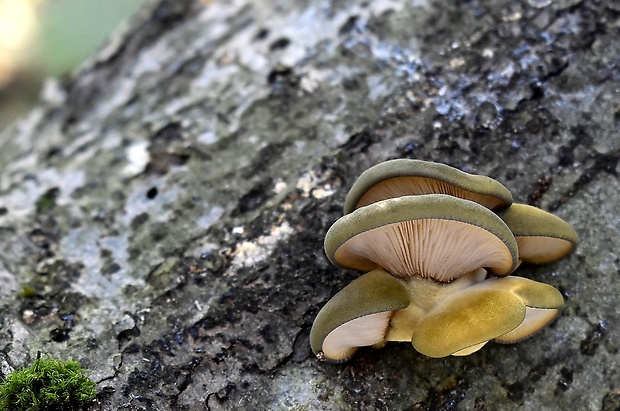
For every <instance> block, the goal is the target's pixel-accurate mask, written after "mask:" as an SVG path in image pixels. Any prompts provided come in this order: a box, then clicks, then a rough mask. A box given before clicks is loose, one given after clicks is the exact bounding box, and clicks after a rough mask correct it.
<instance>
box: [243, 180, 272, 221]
mask: <svg viewBox="0 0 620 411" xmlns="http://www.w3.org/2000/svg"><path fill="white" fill-rule="evenodd" d="M271 186H272V181H271V179H270V178H268V179H266V180H264V181H262V182H260V183H258V184H257V185H255V186H254V187H252V188H251V189H250V191H248V192H247V193H246V194H244V195H243V197H241V198H240V199H239V203H238V204H237V208H236V209H235V211H234V215H239V214H244V213H247V212H249V211H254V210H256V209H257V208H259V207H260V206H261V205H262V204H263V203H264V202H265V201H267V199H268V198H269V194H270V193H271V191H272V190H271Z"/></svg>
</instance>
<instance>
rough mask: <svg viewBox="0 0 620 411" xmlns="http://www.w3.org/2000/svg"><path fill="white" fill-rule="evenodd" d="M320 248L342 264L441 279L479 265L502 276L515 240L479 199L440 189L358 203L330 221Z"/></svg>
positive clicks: (513, 259)
mask: <svg viewBox="0 0 620 411" xmlns="http://www.w3.org/2000/svg"><path fill="white" fill-rule="evenodd" d="M325 251H326V253H327V256H328V257H329V259H330V260H331V261H332V262H333V263H335V264H337V265H340V266H342V267H347V268H353V269H356V270H361V271H367V270H371V269H374V268H377V267H383V268H384V269H385V270H387V271H388V272H389V273H391V274H392V275H394V276H396V277H399V278H407V277H412V276H420V277H423V278H432V279H434V280H436V281H442V282H447V281H451V280H453V279H455V278H458V277H460V276H461V275H463V274H465V273H468V272H471V271H473V270H476V269H478V268H480V267H485V268H486V267H488V269H489V270H490V271H491V272H493V273H494V274H495V275H508V274H509V273H510V272H512V271H513V270H514V268H515V267H516V264H517V245H516V241H515V240H514V237H513V236H512V233H511V232H510V230H509V229H508V227H507V226H506V225H505V224H504V223H503V222H502V221H501V219H500V218H498V217H497V216H496V215H495V214H494V213H493V212H491V211H490V210H488V209H487V208H485V207H483V206H481V205H479V204H476V203H473V202H471V201H467V200H462V199H459V198H455V197H451V196H447V195H443V194H429V195H424V196H404V197H399V198H394V199H389V200H383V201H379V202H377V203H374V204H371V205H369V206H366V207H363V208H360V209H358V210H356V211H354V212H353V213H351V214H348V215H346V216H344V217H342V218H340V219H339V220H338V221H336V222H335V223H334V224H333V225H332V227H331V228H330V230H329V231H328V233H327V235H326V237H325Z"/></svg>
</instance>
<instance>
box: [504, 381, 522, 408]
mask: <svg viewBox="0 0 620 411" xmlns="http://www.w3.org/2000/svg"><path fill="white" fill-rule="evenodd" d="M523 392H524V389H523V384H521V383H520V382H518V381H517V382H516V383H514V384H510V385H508V386H507V387H506V395H507V396H508V399H510V400H511V401H513V402H516V403H517V404H523Z"/></svg>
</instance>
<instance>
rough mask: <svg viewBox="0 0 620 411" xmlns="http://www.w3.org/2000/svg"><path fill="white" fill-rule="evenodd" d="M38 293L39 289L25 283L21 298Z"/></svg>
mask: <svg viewBox="0 0 620 411" xmlns="http://www.w3.org/2000/svg"><path fill="white" fill-rule="evenodd" d="M36 295H37V290H35V288H34V287H33V286H31V285H29V284H24V285H23V286H22V292H21V293H19V296H20V297H21V298H32V297H36Z"/></svg>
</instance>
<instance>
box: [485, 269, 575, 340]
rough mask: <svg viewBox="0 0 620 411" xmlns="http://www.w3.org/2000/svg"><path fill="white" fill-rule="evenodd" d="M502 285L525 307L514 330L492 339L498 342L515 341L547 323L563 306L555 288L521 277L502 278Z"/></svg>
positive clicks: (529, 334)
mask: <svg viewBox="0 0 620 411" xmlns="http://www.w3.org/2000/svg"><path fill="white" fill-rule="evenodd" d="M504 280H508V281H502V283H501V284H502V286H504V287H506V288H507V289H510V290H511V291H512V292H513V293H514V294H515V295H517V296H518V297H519V298H521V300H522V301H523V303H524V304H525V305H526V307H525V319H524V320H523V322H522V323H521V324H519V326H518V327H517V328H515V329H514V330H512V331H510V332H508V333H506V334H504V335H501V336H500V337H497V338H495V339H493V341H495V342H499V343H505V344H509V343H515V342H518V341H521V340H523V339H525V338H527V337H529V336H531V335H532V334H534V333H536V332H537V331H539V330H540V329H542V328H543V327H544V326H546V325H547V324H549V323H550V322H551V321H552V320H553V319H554V318H555V317H556V316H557V315H558V314H559V312H560V309H561V308H562V307H564V297H562V293H560V292H559V291H558V290H557V289H556V288H554V287H552V286H550V285H549V284H543V283H539V282H536V281H532V280H528V279H527V278H521V277H508V278H504Z"/></svg>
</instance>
